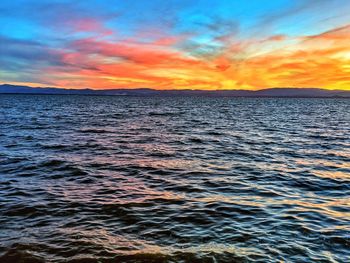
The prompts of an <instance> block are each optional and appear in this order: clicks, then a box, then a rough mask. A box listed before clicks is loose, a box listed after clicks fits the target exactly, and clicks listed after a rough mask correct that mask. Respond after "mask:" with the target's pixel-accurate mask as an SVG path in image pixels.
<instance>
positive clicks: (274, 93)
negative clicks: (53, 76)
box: [0, 84, 350, 98]
mask: <svg viewBox="0 0 350 263" xmlns="http://www.w3.org/2000/svg"><path fill="white" fill-rule="evenodd" d="M0 93H3V94H4V93H7V94H9V93H11V94H62V95H115V96H117V95H118V96H213V97H321V98H327V97H340V98H350V91H346V90H326V89H318V88H270V89H261V90H256V91H250V90H211V91H208V90H190V89H187V90H155V89H148V88H140V89H104V90H93V89H64V88H53V87H28V86H18V85H10V84H3V85H0Z"/></svg>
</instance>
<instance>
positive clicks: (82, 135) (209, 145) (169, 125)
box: [0, 95, 350, 262]
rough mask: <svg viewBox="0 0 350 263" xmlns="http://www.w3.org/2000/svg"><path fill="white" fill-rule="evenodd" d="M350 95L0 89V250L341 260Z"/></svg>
mask: <svg viewBox="0 0 350 263" xmlns="http://www.w3.org/2000/svg"><path fill="white" fill-rule="evenodd" d="M349 134H350V100H346V99H344V100H342V99H247V98H202V97H190V98H181V97H176V98H160V97H153V98H152V97H102V96H101V97H94V96H57V95H41V96H40V95H39V96H36V95H28V96H25V95H0V262H19V260H23V261H22V262H98V260H99V261H100V262H111V261H112V262H113V261H114V262H279V261H283V262H350V240H349V239H350V238H349V235H350V136H349Z"/></svg>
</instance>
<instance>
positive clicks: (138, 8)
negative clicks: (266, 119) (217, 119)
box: [0, 0, 350, 90]
mask: <svg viewBox="0 0 350 263" xmlns="http://www.w3.org/2000/svg"><path fill="white" fill-rule="evenodd" d="M0 83H11V84H24V85H30V86H57V87H65V88H94V89H102V88H103V89H108V88H141V87H148V88H155V89H262V88H271V87H319V88H327V89H346V90H350V1H348V0H305V1H298V0H295V1H294V0H293V1H292V0H254V1H253V0H250V1H233V0H232V1H226V0H222V1H220V0H213V1H211V0H205V1H204V0H173V1H172V0H167V1H166V0H147V1H146V0H145V1H141V0H135V1H121V0H114V1H113V0H110V1H107V0H105V1H91V0H85V1H58V0H50V1H49V0H47V1H44V0H43V1H39V0H37V1H33V0H2V1H1V3H0Z"/></svg>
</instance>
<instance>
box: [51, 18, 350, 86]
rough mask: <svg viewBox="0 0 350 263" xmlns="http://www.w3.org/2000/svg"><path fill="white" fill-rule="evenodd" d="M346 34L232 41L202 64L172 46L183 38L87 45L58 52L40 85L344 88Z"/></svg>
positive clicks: (348, 71)
mask: <svg viewBox="0 0 350 263" xmlns="http://www.w3.org/2000/svg"><path fill="white" fill-rule="evenodd" d="M84 26H85V25H84ZM90 26H91V27H92V28H94V23H92V25H89V24H88V25H87V27H90ZM349 29H350V26H349V25H348V26H344V27H341V28H337V29H333V30H330V31H327V32H324V33H321V34H319V35H312V36H306V37H300V38H298V37H288V36H285V35H276V36H271V37H268V38H265V39H263V40H260V39H248V40H239V39H231V40H230V41H229V40H227V43H226V44H227V46H224V47H223V48H222V49H221V51H220V52H217V54H214V53H213V54H210V53H208V56H201V57H197V56H192V55H190V54H188V53H187V52H186V51H185V50H182V49H181V48H179V47H177V44H178V43H179V42H182V41H186V39H185V38H184V37H181V38H176V37H168V36H166V35H165V36H159V37H158V38H156V39H154V40H153V41H149V42H146V43H142V42H137V40H135V39H129V40H123V41H116V40H114V41H113V40H108V41H107V40H102V39H97V38H86V39H80V40H76V41H74V42H72V43H70V45H69V46H68V47H66V48H65V49H62V50H60V51H58V54H60V57H61V63H62V65H58V66H54V67H48V68H46V70H45V71H46V74H45V75H44V78H46V82H47V81H48V80H50V81H53V82H54V83H55V84H56V85H57V86H64V87H72V88H73V87H74V88H75V87H92V88H96V89H100V88H114V87H125V88H136V87H152V88H158V89H169V88H171V89H173V88H180V89H181V88H194V89H196V88H197V89H235V88H244V89H259V88H268V87H291V86H295V87H321V88H329V89H350V64H349V61H350V49H349V46H350V41H349V39H350V33H349Z"/></svg>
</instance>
